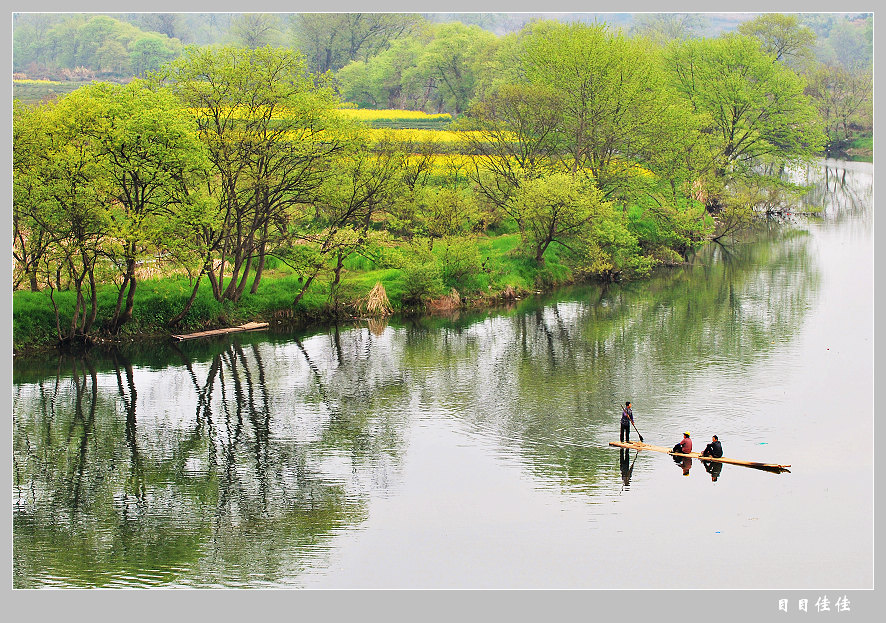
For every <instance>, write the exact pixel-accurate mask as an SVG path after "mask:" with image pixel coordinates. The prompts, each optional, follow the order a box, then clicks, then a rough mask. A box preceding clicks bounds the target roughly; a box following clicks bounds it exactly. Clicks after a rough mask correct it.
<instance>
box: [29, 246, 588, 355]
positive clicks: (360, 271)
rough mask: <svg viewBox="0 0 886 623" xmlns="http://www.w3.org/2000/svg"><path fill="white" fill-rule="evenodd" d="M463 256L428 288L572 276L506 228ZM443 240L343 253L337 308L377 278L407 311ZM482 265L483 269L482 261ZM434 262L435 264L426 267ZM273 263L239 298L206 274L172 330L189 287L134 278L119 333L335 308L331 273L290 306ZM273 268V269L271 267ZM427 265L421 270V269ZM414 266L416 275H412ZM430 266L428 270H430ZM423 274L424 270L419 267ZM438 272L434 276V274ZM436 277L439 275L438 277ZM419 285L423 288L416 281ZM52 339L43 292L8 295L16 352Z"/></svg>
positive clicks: (546, 283) (295, 284)
mask: <svg viewBox="0 0 886 623" xmlns="http://www.w3.org/2000/svg"><path fill="white" fill-rule="evenodd" d="M459 244H463V245H464V244H467V245H473V247H472V248H473V249H474V250H475V251H476V253H475V254H474V253H473V252H472V248H471V247H469V248H468V253H467V257H468V258H469V260H470V261H472V262H476V266H475V267H474V268H476V270H475V271H474V272H471V271H468V272H469V273H470V274H468V275H467V276H463V277H462V280H461V281H456V282H449V283H441V282H439V281H438V285H436V286H433V284H431V286H430V287H429V290H428V294H433V295H442V294H444V293H446V292H448V291H449V288H450V287H455V288H456V289H457V290H458V291H459V293H460V294H461V296H462V297H463V298H468V299H473V300H479V301H484V300H486V299H487V297H490V296H492V297H494V296H497V295H498V294H499V293H501V291H502V290H504V289H505V288H506V287H507V286H510V287H512V288H514V289H515V290H516V291H517V292H532V291H536V290H541V289H549V288H552V287H554V286H556V285H560V284H563V283H567V282H569V281H570V280H571V273H570V271H569V269H568V267H567V266H566V265H565V264H564V263H563V262H562V261H561V260H560V257H559V251H560V249H559V248H558V247H557V245H552V246H551V247H550V248H549V249H548V251H547V253H546V254H545V264H544V266H542V267H539V266H538V265H536V263H535V260H534V259H532V258H531V257H529V256H528V255H527V253H526V252H525V251H524V248H523V243H522V241H521V239H520V235H519V234H516V233H509V234H504V235H500V236H495V237H487V236H480V237H478V238H476V239H475V240H471V241H469V242H468V243H464V242H462V243H459ZM445 248H446V247H445V244H444V243H442V242H441V241H437V242H436V243H435V246H434V253H433V254H431V255H428V256H426V257H422V258H421V259H418V255H416V254H410V253H408V252H407V253H403V252H400V253H394V252H393V251H389V252H388V253H387V254H384V253H382V254H379V257H380V261H378V262H374V261H372V260H370V259H367V258H365V257H361V256H356V255H355V256H353V257H351V258H348V260H347V262H346V263H345V270H344V272H343V274H342V282H341V284H340V285H339V289H338V294H339V304H340V307H339V311H340V312H342V311H343V312H344V313H359V304H360V302H361V300H363V299H365V298H366V296H367V295H368V294H369V292H370V290H371V289H372V288H373V287H374V286H375V284H376V283H377V282H381V283H382V284H383V285H384V287H385V291H386V293H387V296H388V299H389V300H390V303H391V305H392V307H393V308H394V310H395V311H399V312H402V311H407V310H408V309H410V308H411V307H410V305H409V303H408V301H406V300H404V299H405V298H408V297H407V295H408V293H409V292H410V291H413V292H414V288H415V287H416V286H415V284H416V281H415V279H416V278H418V279H419V283H420V284H421V279H423V278H424V279H426V278H428V275H431V278H433V275H434V274H437V275H440V274H444V275H445V274H446V271H445V270H443V268H444V266H443V262H444V260H443V259H442V258H443V255H444V250H445ZM481 264H482V266H481ZM432 265H437V267H438V268H439V270H438V268H433V269H432V268H430V267H431V266H432ZM276 266H278V264H277V263H276V262H275V261H274V260H270V261H269V262H268V265H267V269H266V271H265V273H264V275H263V277H262V281H261V284H260V286H259V288H258V291H257V292H256V293H255V294H250V293H249V286H251V282H250V283H249V284H248V285H247V288H246V291H245V292H244V294H243V296H242V298H241V300H240V301H238V302H237V303H231V302H229V301H227V302H224V303H221V302H219V301H217V300H216V299H215V297H214V296H213V294H212V291H211V287H210V284H209V281H208V280H207V279H205V278H204V279H203V280H202V281H201V284H200V288H199V290H198V294H197V296H196V298H195V300H194V303H193V306H192V308H191V310H190V311H189V313H188V314H187V316H186V317H185V318H184V319H183V320H182V322H181V323H180V324H179V325H178V326H177V327H175V328H174V329H171V328H170V327H168V326H167V322H168V320H169V319H170V318H172V317H173V316H175V315H176V314H178V313H179V311H180V310H181V309H183V307H184V305H185V303H186V301H187V299H188V297H189V296H190V294H191V288H192V285H191V283H190V282H189V281H188V279H187V278H186V277H184V276H169V277H161V278H156V279H146V280H143V281H140V282H139V283H138V287H137V290H136V296H135V307H134V309H133V318H132V320H131V321H130V322H128V323H127V324H125V325H124V326H123V328H122V330H121V335H122V336H124V337H135V336H154V335H169V334H170V333H173V332H190V331H199V330H205V329H210V328H217V327H223V326H230V325H233V324H240V323H243V322H248V321H252V320H257V321H267V322H270V321H272V320H274V319H275V318H278V317H280V316H285V317H290V318H293V319H295V320H297V321H305V322H307V321H318V320H323V319H326V318H330V317H331V315H332V313H333V305H332V299H331V297H330V281H329V279H330V278H329V275H328V274H327V275H324V276H321V277H319V278H317V279H315V280H314V281H313V283H312V284H311V286H310V288H309V289H308V290H307V292H306V293H305V295H304V296H303V297H302V299H301V300H300V301H299V304H298V306H297V307H296V308H295V309H293V307H292V303H293V300H294V298H295V296H296V294H297V293H298V292H299V291H300V289H301V287H302V282H301V281H300V279H299V277H298V275H296V274H294V273H293V272H292V271H291V270H289V269H288V268H286V267H276ZM275 267H276V268H275ZM422 267H424V268H422ZM416 270H418V271H419V272H415V271H416ZM428 270H430V272H427V271H428ZM421 271H424V272H421ZM435 271H436V273H435ZM436 279H438V280H439V277H437V278H436ZM419 287H421V286H419ZM53 298H54V299H55V301H56V304H57V305H58V307H59V311H60V316H61V318H62V328H63V330H64V329H65V328H67V326H68V325H69V324H70V318H71V314H72V313H73V308H74V303H75V296H74V293H73V292H70V291H65V292H55V293H54V294H53ZM98 302H99V303H98V314H97V317H96V322H95V325H94V329H95V330H96V331H98V332H99V333H101V330H102V328H103V327H104V326H106V324H107V323H108V321H109V319H110V318H111V315H112V313H113V310H114V306H115V305H116V302H117V287H116V286H115V285H109V284H106V285H101V286H99V289H98ZM56 340H57V333H56V319H55V312H54V311H53V306H52V302H51V300H50V298H49V294H48V293H47V292H36V293H35V292H28V291H17V292H15V293H14V294H13V346H14V348H15V349H16V351H22V350H28V349H34V348H40V347H47V346H51V345H53V344H54V343H55V342H56Z"/></svg>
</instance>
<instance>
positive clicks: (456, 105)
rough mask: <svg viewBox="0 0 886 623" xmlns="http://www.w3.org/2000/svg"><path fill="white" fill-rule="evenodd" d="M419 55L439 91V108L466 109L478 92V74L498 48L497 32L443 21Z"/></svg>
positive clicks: (420, 69) (422, 67)
mask: <svg viewBox="0 0 886 623" xmlns="http://www.w3.org/2000/svg"><path fill="white" fill-rule="evenodd" d="M432 34H433V38H432V40H431V41H430V43H429V44H428V45H427V47H426V48H425V49H424V53H423V54H422V55H421V57H420V58H419V62H418V67H417V69H418V72H419V73H420V74H422V75H424V76H426V77H427V79H428V82H429V84H430V85H432V86H433V88H434V89H435V90H436V91H437V97H436V100H437V102H438V104H437V109H438V111H441V112H442V111H443V110H447V111H450V112H452V113H454V114H456V115H457V114H460V113H461V112H463V111H464V110H465V109H466V108H467V106H468V103H469V102H470V100H471V98H472V97H473V95H474V89H475V87H476V81H477V74H478V73H479V72H480V71H481V70H482V63H483V61H484V59H485V58H486V57H487V56H488V55H489V54H490V53H491V52H492V50H493V49H494V43H495V41H496V37H495V35H493V34H492V33H490V32H487V31H485V30H483V29H482V28H480V27H479V26H465V25H464V24H461V23H459V22H452V23H450V24H440V25H438V26H435V27H434V28H433V29H432Z"/></svg>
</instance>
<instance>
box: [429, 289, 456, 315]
mask: <svg viewBox="0 0 886 623" xmlns="http://www.w3.org/2000/svg"><path fill="white" fill-rule="evenodd" d="M460 307H461V296H460V295H459V293H458V290H456V289H455V288H452V290H451V291H450V292H449V294H447V295H446V296H441V297H440V298H438V299H432V300H430V301H428V309H429V310H430V311H432V312H450V311H453V310H455V309H459V308H460Z"/></svg>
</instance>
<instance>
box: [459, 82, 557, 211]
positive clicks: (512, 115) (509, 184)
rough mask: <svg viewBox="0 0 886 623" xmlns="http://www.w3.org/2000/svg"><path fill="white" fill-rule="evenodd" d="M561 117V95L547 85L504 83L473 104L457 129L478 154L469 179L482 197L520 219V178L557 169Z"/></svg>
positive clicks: (471, 150) (472, 151)
mask: <svg viewBox="0 0 886 623" xmlns="http://www.w3.org/2000/svg"><path fill="white" fill-rule="evenodd" d="M562 118H563V98H562V95H561V94H560V93H558V92H557V91H555V90H553V89H551V88H549V87H548V86H546V85H540V86H534V85H525V84H504V85H501V86H500V87H498V88H496V89H495V90H494V91H493V92H491V93H489V94H488V95H487V96H486V97H485V98H484V99H483V100H481V101H479V102H477V103H475V104H474V105H473V106H471V108H470V109H469V110H468V112H467V114H465V115H464V116H463V117H462V118H461V119H459V121H458V123H457V125H456V127H457V128H458V129H459V130H463V131H464V134H463V136H464V139H463V140H464V141H465V142H466V143H467V145H468V149H469V151H470V153H473V154H475V155H476V156H477V157H476V158H474V159H472V163H473V165H474V166H473V170H472V171H470V175H471V179H472V180H473V182H474V183H475V184H476V186H477V188H478V189H479V191H480V192H481V193H482V195H484V196H485V197H486V198H487V199H489V200H490V201H491V202H492V203H493V204H495V205H496V206H498V207H499V208H501V209H503V210H504V211H505V212H508V213H509V214H511V216H514V217H515V218H516V215H515V214H513V213H511V212H510V206H511V201H510V199H511V197H512V196H513V193H514V192H515V191H516V189H517V188H518V187H519V185H520V180H521V179H523V178H524V177H526V176H530V177H533V176H539V175H543V174H544V173H546V172H550V171H553V170H554V163H556V162H557V160H558V156H559V153H560V149H561V140H562V134H561V131H560V123H561V121H562ZM518 222H519V219H518Z"/></svg>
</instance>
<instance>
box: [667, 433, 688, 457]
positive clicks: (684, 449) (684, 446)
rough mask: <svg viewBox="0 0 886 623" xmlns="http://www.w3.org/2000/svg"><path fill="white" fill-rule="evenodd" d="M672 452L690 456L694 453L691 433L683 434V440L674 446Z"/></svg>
mask: <svg viewBox="0 0 886 623" xmlns="http://www.w3.org/2000/svg"><path fill="white" fill-rule="evenodd" d="M672 452H679V453H680V454H689V453H690V452H692V440H691V439H690V438H689V433H683V439H681V440H680V442H679V443H678V444H677V445H675V446H674V449H673V450H672Z"/></svg>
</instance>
